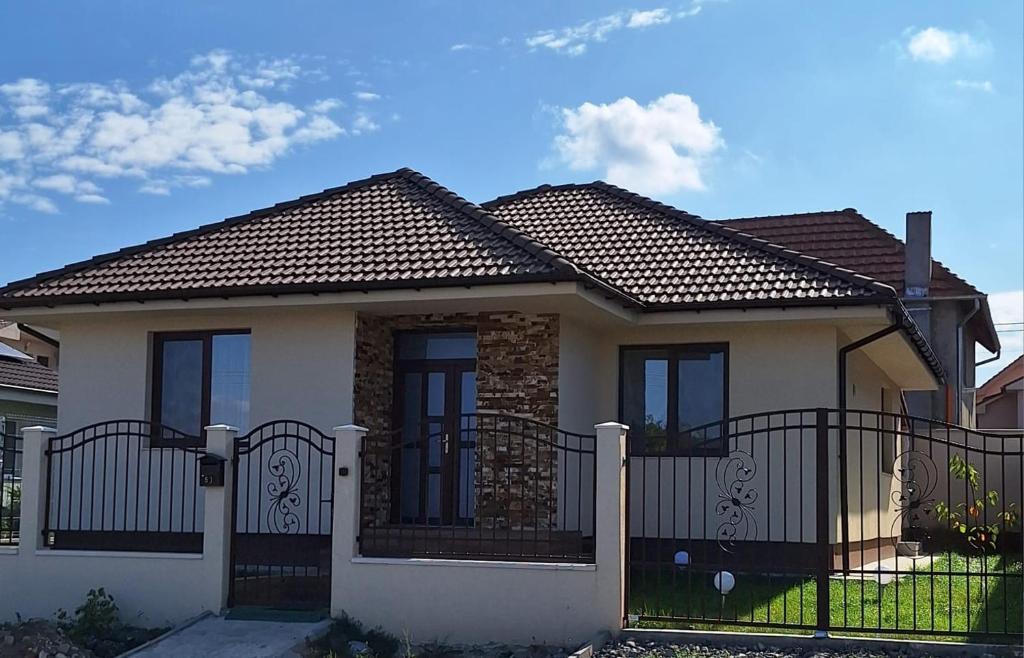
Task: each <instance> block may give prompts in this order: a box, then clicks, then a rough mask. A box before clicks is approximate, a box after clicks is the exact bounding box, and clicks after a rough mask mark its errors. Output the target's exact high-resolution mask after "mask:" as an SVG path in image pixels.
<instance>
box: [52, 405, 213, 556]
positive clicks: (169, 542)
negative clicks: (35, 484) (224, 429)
mask: <svg viewBox="0 0 1024 658" xmlns="http://www.w3.org/2000/svg"><path fill="white" fill-rule="evenodd" d="M199 444H201V439H200V438H199V437H196V436H190V435H186V434H183V433H181V432H178V431H176V430H174V429H171V428H168V427H163V426H160V425H155V424H153V423H149V422H147V421H141V420H111V421H106V422H101V423H96V424H94V425H89V426H87V427H83V428H81V429H78V430H75V431H74V432H71V433H69V434H64V435H62V436H56V437H53V438H51V439H50V441H49V446H48V448H47V450H46V455H47V474H48V479H47V489H46V525H45V528H44V529H43V535H44V541H45V544H46V545H47V546H48V547H50V548H54V549H82V550H109V551H151V552H183V553H198V552H201V551H202V547H203V518H202V514H203V511H202V510H203V497H202V489H201V488H200V487H199V459H200V457H201V456H202V455H204V454H205V451H204V450H203V449H202V448H198V447H195V446H197V445H199Z"/></svg>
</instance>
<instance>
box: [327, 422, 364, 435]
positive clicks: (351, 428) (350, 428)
mask: <svg viewBox="0 0 1024 658" xmlns="http://www.w3.org/2000/svg"><path fill="white" fill-rule="evenodd" d="M334 431H335V432H362V433H363V434H366V433H367V432H369V431H370V430H369V429H367V428H365V427H363V426H362V425H353V424H351V423H349V424H348V425H338V426H337V427H335V428H334Z"/></svg>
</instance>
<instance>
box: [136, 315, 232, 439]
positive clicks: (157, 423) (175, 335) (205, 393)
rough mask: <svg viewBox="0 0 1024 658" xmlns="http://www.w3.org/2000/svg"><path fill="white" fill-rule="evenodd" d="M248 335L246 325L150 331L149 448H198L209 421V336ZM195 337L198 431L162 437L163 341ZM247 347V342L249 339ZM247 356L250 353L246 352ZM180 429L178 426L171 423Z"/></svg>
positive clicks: (211, 364)
mask: <svg viewBox="0 0 1024 658" xmlns="http://www.w3.org/2000/svg"><path fill="white" fill-rule="evenodd" d="M239 335H247V336H251V335H252V330H250V329H209V330H201V331H156V332H153V334H152V354H153V368H152V374H151V376H150V396H149V397H150V401H149V405H150V406H149V419H150V423H151V428H152V435H151V436H150V440H149V445H150V447H151V448H175V447H179V448H202V447H204V446H205V445H206V438H205V436H204V428H206V427H207V426H209V424H210V405H211V403H212V401H211V391H212V384H213V339H214V337H215V336H239ZM186 340H198V341H201V342H202V344H203V358H202V379H203V381H202V391H201V393H200V410H199V425H200V427H199V435H198V437H196V439H195V440H183V439H175V438H169V437H165V436H163V435H162V434H161V432H160V431H159V428H161V427H163V424H162V418H161V416H162V415H163V410H162V408H161V407H162V402H163V379H164V372H163V370H164V369H163V366H164V349H163V348H164V343H167V342H174V341H186ZM250 349H251V343H250ZM250 356H251V353H250ZM170 429H173V430H175V431H178V432H184V430H183V429H181V428H178V427H171V428H170Z"/></svg>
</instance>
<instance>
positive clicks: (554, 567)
mask: <svg viewBox="0 0 1024 658" xmlns="http://www.w3.org/2000/svg"><path fill="white" fill-rule="evenodd" d="M352 564H387V565H404V566H419V567H461V568H464V569H465V568H482V569H531V570H534V571H596V570H597V565H596V564H578V563H576V562H509V561H499V560H441V559H436V558H393V557H354V558H352Z"/></svg>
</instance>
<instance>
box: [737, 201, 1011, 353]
mask: <svg viewBox="0 0 1024 658" xmlns="http://www.w3.org/2000/svg"><path fill="white" fill-rule="evenodd" d="M718 223H719V224H721V225H722V226H728V227H730V228H734V229H737V230H739V231H743V232H744V233H749V234H751V235H755V236H757V237H759V238H762V239H764V240H768V241H769V242H772V243H774V244H778V245H783V246H785V247H788V248H790V249H794V250H796V251H799V252H801V253H805V254H807V255H809V256H815V257H817V258H821V259H822V260H825V261H828V262H830V263H835V264H837V265H840V266H842V267H846V268H849V269H851V270H854V271H856V272H860V273H861V274H865V275H867V276H870V277H871V278H873V279H877V280H879V281H882V282H884V283H886V284H888V285H890V286H892V287H893V288H894V289H896V290H897V291H898V292H899V293H900V295H902V294H903V291H904V288H905V285H904V260H905V258H906V245H905V244H904V243H903V241H902V240H900V239H899V238H897V237H896V236H895V235H893V234H892V233H889V232H888V231H886V230H885V229H883V228H882V227H881V226H878V225H877V224H875V223H874V222H872V221H871V220H870V219H868V218H866V217H864V216H863V215H861V214H860V213H859V212H857V211H856V210H854V209H853V208H847V209H845V210H827V211H821V212H809V213H797V214H793V215H773V216H767V217H743V218H737V219H722V220H718ZM928 294H929V295H930V296H932V297H961V296H967V297H981V298H983V297H984V293H982V292H981V291H979V290H978V289H977V288H975V287H974V286H972V285H971V284H970V283H968V282H967V281H964V280H963V279H962V278H960V277H959V276H957V275H956V274H954V273H953V272H952V271H951V270H950V269H949V268H947V267H946V266H945V265H943V264H942V263H940V262H939V261H937V260H934V259H933V260H932V278H931V283H930V285H929V291H928ZM982 303H983V309H982V313H981V317H980V318H978V322H977V325H976V326H977V328H978V331H979V333H978V334H977V335H978V340H979V341H980V342H981V344H982V345H984V346H985V348H986V349H988V350H989V351H992V352H995V351H996V350H997V349H999V337H998V335H997V334H996V332H995V327H994V326H992V319H991V314H990V312H989V309H988V304H987V302H985V301H984V299H982Z"/></svg>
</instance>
